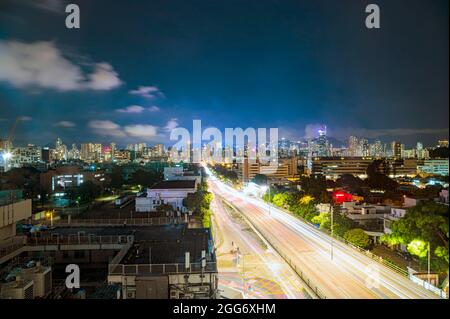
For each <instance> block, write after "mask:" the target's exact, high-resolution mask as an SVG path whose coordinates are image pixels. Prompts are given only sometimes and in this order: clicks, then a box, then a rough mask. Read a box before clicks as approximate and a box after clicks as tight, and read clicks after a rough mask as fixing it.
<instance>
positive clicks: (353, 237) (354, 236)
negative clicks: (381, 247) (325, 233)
mask: <svg viewBox="0 0 450 319" xmlns="http://www.w3.org/2000/svg"><path fill="white" fill-rule="evenodd" d="M344 239H345V240H347V241H348V242H350V243H352V244H353V245H355V246H358V247H361V248H368V247H369V245H370V238H369V235H367V234H366V232H365V231H364V230H362V229H361V228H353V229H350V230H348V231H347V232H346V233H345V234H344Z"/></svg>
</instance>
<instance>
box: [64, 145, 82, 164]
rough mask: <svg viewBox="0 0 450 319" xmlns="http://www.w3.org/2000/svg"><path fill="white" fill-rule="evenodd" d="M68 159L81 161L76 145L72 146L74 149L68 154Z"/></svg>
mask: <svg viewBox="0 0 450 319" xmlns="http://www.w3.org/2000/svg"><path fill="white" fill-rule="evenodd" d="M67 158H68V159H73V160H77V159H80V151H79V150H78V148H77V145H76V144H72V148H71V149H70V150H69V151H68V152H67Z"/></svg>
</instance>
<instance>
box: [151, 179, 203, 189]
mask: <svg viewBox="0 0 450 319" xmlns="http://www.w3.org/2000/svg"><path fill="white" fill-rule="evenodd" d="M180 188H194V189H195V181H192V180H189V181H186V180H182V181H178V180H177V181H162V182H159V183H157V184H156V185H153V186H152V187H150V189H180Z"/></svg>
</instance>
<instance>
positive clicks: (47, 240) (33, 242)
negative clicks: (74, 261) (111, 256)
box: [27, 234, 133, 246]
mask: <svg viewBox="0 0 450 319" xmlns="http://www.w3.org/2000/svg"><path fill="white" fill-rule="evenodd" d="M130 237H133V236H125V235H123V236H96V235H87V236H86V235H82V236H78V235H77V234H71V235H69V236H60V235H58V234H53V235H52V236H46V237H31V238H29V240H28V242H27V246H37V245H88V244H125V243H128V242H129V241H130V240H131V241H132V238H131V239H130Z"/></svg>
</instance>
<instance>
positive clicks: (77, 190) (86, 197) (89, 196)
mask: <svg viewBox="0 0 450 319" xmlns="http://www.w3.org/2000/svg"><path fill="white" fill-rule="evenodd" d="M100 194H101V187H100V186H99V185H97V184H95V183H93V182H91V181H87V182H84V183H82V184H81V185H80V186H78V187H73V188H70V189H69V190H68V191H67V192H66V196H67V197H68V198H69V199H71V200H73V201H77V202H78V203H87V202H92V201H93V200H94V199H95V198H96V197H97V196H99V195H100Z"/></svg>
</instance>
